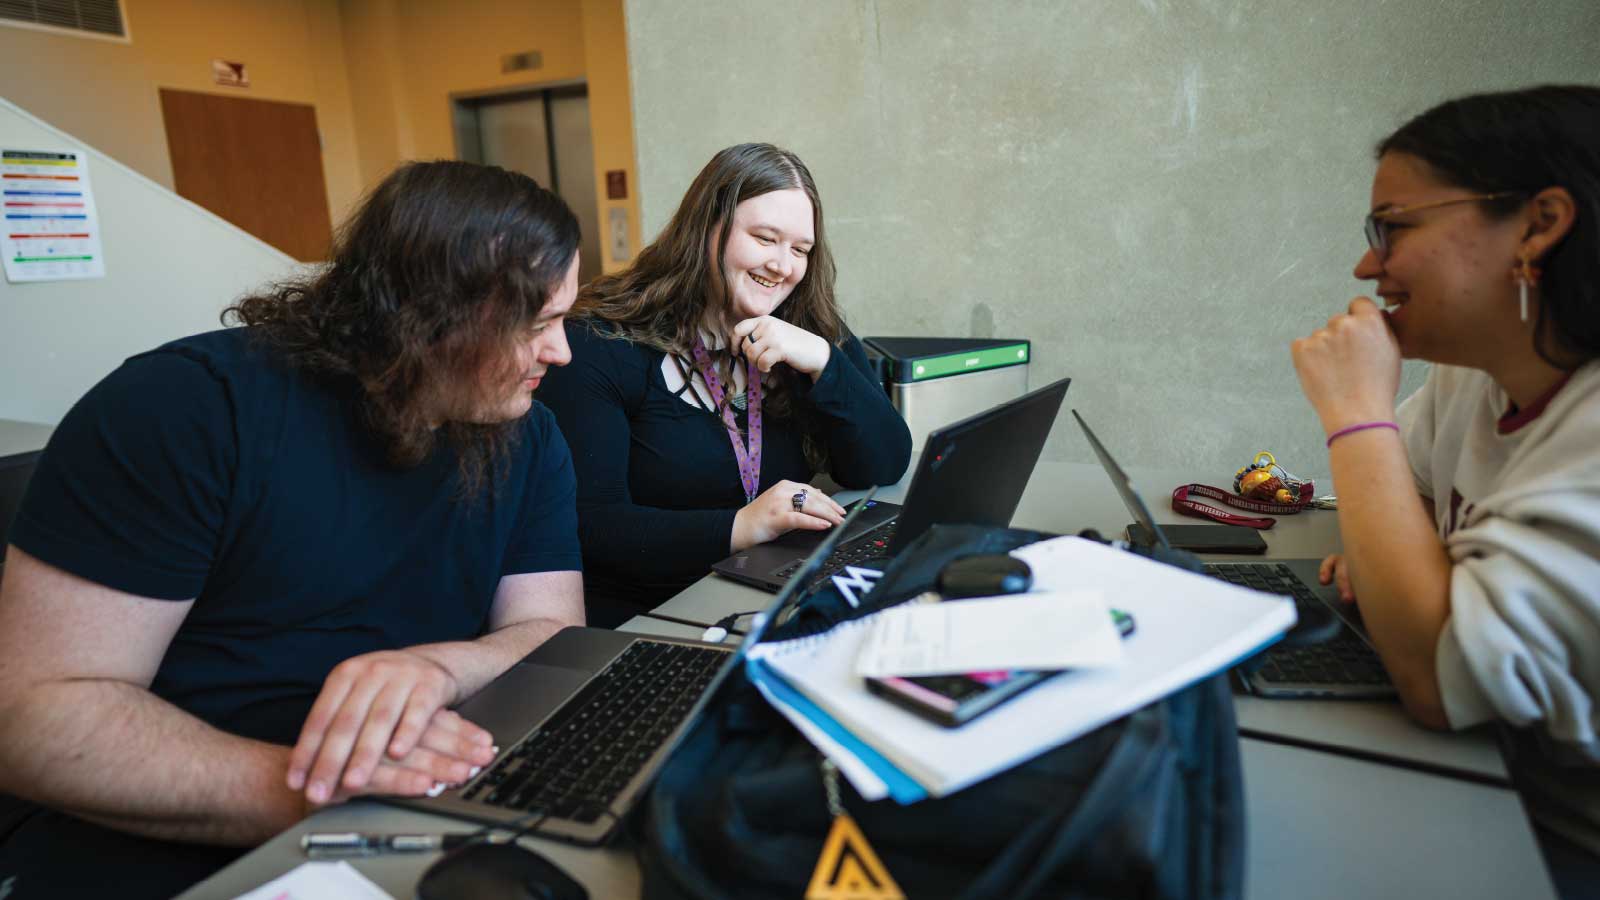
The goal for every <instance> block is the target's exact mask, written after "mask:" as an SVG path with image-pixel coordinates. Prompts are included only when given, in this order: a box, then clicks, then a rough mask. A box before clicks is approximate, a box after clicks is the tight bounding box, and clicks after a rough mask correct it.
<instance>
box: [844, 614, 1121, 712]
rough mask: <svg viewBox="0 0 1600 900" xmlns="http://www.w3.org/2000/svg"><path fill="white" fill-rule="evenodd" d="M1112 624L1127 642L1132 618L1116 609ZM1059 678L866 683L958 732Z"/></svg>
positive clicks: (1004, 674)
mask: <svg viewBox="0 0 1600 900" xmlns="http://www.w3.org/2000/svg"><path fill="white" fill-rule="evenodd" d="M1111 620H1112V622H1114V623H1116V626H1117V633H1118V634H1121V635H1122V636H1123V637H1124V638H1126V637H1127V636H1128V635H1130V634H1132V633H1133V628H1134V622H1133V616H1131V615H1129V614H1127V613H1125V612H1123V611H1122V610H1120V609H1113V610H1112V611H1111ZM1059 674H1061V673H1060V672H1059V671H1049V672H1041V671H1035V670H1026V671H1022V670H1003V671H998V672H968V673H966V674H962V675H913V676H907V677H889V678H868V679H867V680H866V681H867V690H869V691H871V692H872V693H874V694H877V695H878V696H879V697H882V698H883V699H885V700H888V701H889V702H890V703H893V704H895V705H896V706H900V707H904V708H905V709H908V710H910V711H911V712H914V713H916V714H917V715H919V716H922V717H923V718H925V719H928V720H930V721H933V722H937V723H939V724H940V725H943V726H945V727H946V728H955V727H957V726H960V725H965V724H966V723H968V722H970V721H972V720H973V719H976V718H977V717H978V716H981V715H983V714H984V713H986V712H988V711H989V710H991V709H994V708H996V707H998V706H999V705H1000V704H1002V703H1004V702H1006V701H1007V700H1010V699H1011V698H1012V697H1016V696H1018V695H1019V694H1021V693H1022V692H1023V691H1026V690H1027V689H1028V688H1031V687H1033V686H1034V685H1036V684H1039V683H1041V682H1043V681H1045V680H1046V679H1048V678H1050V677H1051V676H1053V675H1059Z"/></svg>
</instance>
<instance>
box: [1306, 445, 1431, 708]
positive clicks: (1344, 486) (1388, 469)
mask: <svg viewBox="0 0 1600 900" xmlns="http://www.w3.org/2000/svg"><path fill="white" fill-rule="evenodd" d="M1329 462H1330V464H1331V466H1332V471H1333V480H1334V483H1335V484H1336V485H1338V487H1339V530H1340V535H1341V537H1342V539H1343V542H1344V552H1345V556H1346V558H1347V559H1348V561H1349V563H1350V573H1351V581H1352V583H1353V586H1354V588H1355V594H1356V597H1357V598H1359V601H1360V603H1361V614H1362V618H1363V619H1364V620H1365V622H1366V624H1367V629H1368V631H1369V632H1370V633H1371V635H1372V640H1373V643H1374V644H1375V645H1376V646H1377V648H1378V653H1379V655H1380V656H1381V657H1382V658H1383V661H1384V665H1385V667H1386V668H1387V669H1388V670H1389V674H1390V677H1391V678H1392V679H1393V680H1394V682H1395V686H1396V688H1397V689H1398V690H1399V692H1400V696H1401V699H1402V700H1403V701H1404V702H1405V704H1406V707H1407V709H1408V710H1410V711H1411V713H1412V715H1413V716H1415V717H1416V718H1417V719H1418V720H1419V721H1421V722H1422V723H1424V724H1427V725H1431V726H1435V727H1444V726H1445V725H1446V724H1448V723H1447V722H1446V721H1445V719H1444V714H1443V706H1442V702H1441V700H1440V696H1439V686H1438V679H1437V675H1436V672H1437V666H1436V658H1435V657H1436V654H1437V648H1438V643H1439V634H1440V632H1441V631H1442V630H1443V629H1444V625H1445V622H1446V620H1447V619H1448V618H1449V616H1450V569H1451V563H1450V558H1449V556H1448V555H1447V554H1446V552H1445V548H1444V544H1443V543H1442V542H1441V541H1440V540H1439V537H1438V534H1437V532H1436V531H1435V529H1434V522H1433V517H1432V516H1431V515H1430V514H1429V511H1428V508H1427V504H1426V501H1425V500H1424V499H1423V498H1422V497H1421V496H1420V495H1419V494H1418V493H1417V489H1416V483H1415V481H1414V480H1413V478H1412V475H1411V470H1410V467H1409V465H1408V464H1407V462H1406V455H1405V449H1404V447H1403V446H1402V444H1401V441H1400V437H1399V436H1398V435H1397V434H1395V433H1394V432H1393V431H1389V430H1386V429H1370V430H1367V431H1361V432H1356V433H1354V434H1348V435H1345V436H1343V437H1341V438H1339V439H1338V440H1336V441H1334V443H1333V446H1332V447H1331V448H1330V451H1329Z"/></svg>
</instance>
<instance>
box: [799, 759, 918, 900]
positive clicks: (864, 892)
mask: <svg viewBox="0 0 1600 900" xmlns="http://www.w3.org/2000/svg"><path fill="white" fill-rule="evenodd" d="M822 787H823V789H824V790H826V791H827V793H828V812H830V813H832V814H833V827H832V828H830V829H828V837H827V839H826V840H824V841H823V842H822V855H821V856H820V857H818V859H817V868H816V870H815V871H813V872H812V873H811V884H810V885H808V886H807V887H806V900H905V897H906V895H905V894H904V893H903V892H901V890H900V886H899V885H897V884H895V883H894V879H893V878H891V877H889V870H888V869H885V868H884V867H883V863H882V862H881V861H879V859H878V854H877V853H875V852H873V849H872V845H870V844H868V843H867V836H866V835H864V834H862V833H861V828H860V826H858V825H856V821H855V819H852V818H850V815H849V813H846V812H845V811H844V804H843V803H841V802H840V801H839V768H838V767H837V766H835V765H834V764H833V760H831V759H828V758H827V757H823V759H822Z"/></svg>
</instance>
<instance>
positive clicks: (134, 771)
mask: <svg viewBox="0 0 1600 900" xmlns="http://www.w3.org/2000/svg"><path fill="white" fill-rule="evenodd" d="M0 721H4V722H5V727H4V731H3V734H0V787H3V788H4V790H6V791H8V792H10V793H14V794H16V795H18V796H21V797H24V798H26V799H29V800H32V801H34V802H37V803H40V804H43V805H47V806H50V807H53V808H56V809H61V810H63V811H66V812H69V813H71V814H73V815H76V816H79V817H81V818H84V819H87V820H89V821H93V822H97V823H99V824H103V825H106V826H109V827H112V828H116V829H119V830H122V831H128V832H132V833H134V834H140V835H144V836H147V837H153V838H158V839H163V840H178V841H188V842H194V843H207V844H223V845H234V846H252V845H254V844H258V843H260V842H261V841H264V840H266V839H267V838H269V837H271V836H272V835H274V834H277V833H278V832H280V831H282V830H283V829H285V828H287V827H289V826H290V825H292V824H294V823H295V822H296V821H298V820H299V819H301V818H302V817H303V816H304V815H305V811H306V810H305V806H304V803H303V799H302V798H301V797H300V796H299V795H298V794H296V793H294V792H292V791H290V790H288V788H287V787H286V786H285V785H284V773H285V771H287V767H288V758H289V748H288V747H280V746H277V745H274V744H267V743H263V742H260V741H253V740H249V739H246V738H242V737H238V736H236V735H230V734H228V733H226V732H223V731H220V730H218V729H216V728H213V727H211V726H210V725H207V724H206V723H204V722H202V721H200V720H199V719H196V718H195V717H193V716H191V715H189V714H188V713H186V712H183V711H182V710H180V709H178V708H176V707H174V706H172V705H171V704H169V703H167V702H166V701H164V700H161V699H160V698H158V697H156V696H154V695H153V694H151V693H150V692H149V691H147V690H145V689H143V688H140V687H137V686H135V685H131V684H127V683H125V682H117V681H109V680H96V679H77V680H70V681H51V682H44V683H40V684H36V685H33V686H31V687H30V688H28V689H27V690H26V692H25V693H20V694H18V695H17V696H16V697H14V698H11V699H10V702H7V703H5V705H4V706H3V707H0Z"/></svg>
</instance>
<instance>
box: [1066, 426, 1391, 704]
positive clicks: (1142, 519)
mask: <svg viewBox="0 0 1600 900" xmlns="http://www.w3.org/2000/svg"><path fill="white" fill-rule="evenodd" d="M1072 417H1073V418H1074V419H1077V420H1078V427H1080V428H1082V429H1083V436H1084V437H1086V438H1088V439H1089V446H1090V447H1092V448H1094V455H1095V456H1097V457H1099V459H1100V465H1101V466H1102V467H1104V468H1105V470H1106V475H1108V476H1110V478H1111V484H1112V486H1113V487H1115V488H1116V489H1117V493H1118V494H1120V495H1122V502H1123V504H1124V505H1125V506H1127V507H1128V512H1129V513H1130V514H1131V515H1132V516H1133V520H1134V521H1135V522H1138V523H1139V524H1140V525H1141V526H1142V527H1143V528H1144V529H1145V532H1146V533H1147V534H1151V535H1154V536H1155V539H1156V541H1157V542H1158V543H1159V544H1160V545H1161V546H1162V547H1163V548H1166V549H1171V544H1170V543H1168V541H1167V536H1166V533H1165V532H1164V531H1163V530H1162V528H1161V526H1160V525H1158V524H1156V519H1155V516H1153V515H1151V514H1150V508H1149V507H1148V506H1145V503H1144V499H1143V498H1142V497H1140V496H1139V492H1138V491H1137V490H1135V489H1134V487H1133V481H1132V480H1131V479H1130V478H1128V473H1126V472H1124V471H1123V470H1122V467H1121V466H1119V465H1117V461H1116V460H1114V459H1112V458H1111V452H1110V451H1108V450H1107V449H1106V448H1105V445H1104V444H1102V443H1100V439H1099V438H1097V437H1095V434H1094V431H1092V430H1091V429H1090V428H1089V423H1087V422H1085V421H1084V420H1083V416H1080V415H1078V411H1077V410H1073V411H1072ZM1321 566H1322V560H1320V559H1278V560H1270V561H1266V562H1256V563H1245V562H1227V563H1205V572H1206V574H1207V575H1210V576H1212V577H1213V578H1220V579H1222V580H1223V581H1227V582H1231V583H1233V584H1237V585H1241V586H1243V587H1248V588H1254V589H1256V590H1258V591H1266V592H1267V593H1270V594H1280V595H1282V596H1285V597H1289V598H1292V599H1293V600H1294V604H1295V613H1296V615H1297V616H1298V617H1299V622H1298V624H1296V625H1295V628H1294V630H1292V631H1291V632H1290V634H1291V635H1292V634H1294V633H1295V632H1297V631H1298V632H1304V631H1305V630H1307V629H1316V630H1317V631H1318V632H1319V633H1320V632H1322V631H1326V633H1327V638H1326V639H1325V640H1321V641H1318V642H1317V643H1315V644H1312V645H1310V646H1303V645H1302V646H1283V645H1277V646H1273V647H1271V648H1268V650H1267V651H1266V653H1265V654H1263V657H1264V658H1261V657H1258V658H1257V659H1256V660H1255V661H1253V662H1252V664H1251V665H1248V666H1244V667H1241V668H1240V669H1238V670H1237V671H1236V672H1235V674H1236V675H1237V676H1238V677H1237V679H1236V683H1237V684H1239V685H1240V686H1242V687H1243V688H1244V689H1245V690H1247V691H1249V692H1250V693H1252V694H1257V695H1260V696H1262V697H1290V698H1305V697H1333V698H1340V699H1347V700H1359V699H1373V698H1392V697H1395V696H1396V694H1395V689H1394V684H1393V683H1392V682H1390V681H1389V675H1388V673H1387V672H1385V671H1384V669H1383V663H1382V662H1381V661H1379V659H1378V653H1377V651H1376V650H1374V649H1373V647H1372V641H1371V640H1370V639H1369V638H1368V637H1367V630H1366V627H1365V625H1363V624H1362V622H1361V614H1360V612H1359V611H1358V610H1357V609H1356V607H1355V605H1354V604H1350V603H1345V602H1344V601H1342V600H1340V599H1339V592H1338V590H1337V589H1335V588H1332V587H1329V586H1326V585H1323V584H1321V583H1319V580H1318V569H1319V568H1321Z"/></svg>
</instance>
